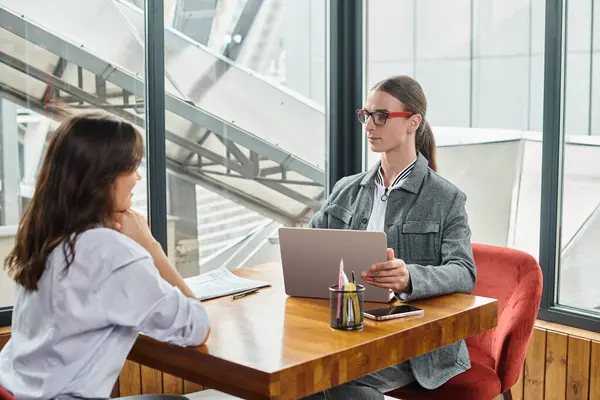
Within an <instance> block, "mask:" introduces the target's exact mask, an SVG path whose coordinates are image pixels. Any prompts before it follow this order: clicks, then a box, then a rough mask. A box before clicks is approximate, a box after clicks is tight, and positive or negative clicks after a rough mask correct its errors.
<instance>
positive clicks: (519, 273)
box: [386, 244, 542, 400]
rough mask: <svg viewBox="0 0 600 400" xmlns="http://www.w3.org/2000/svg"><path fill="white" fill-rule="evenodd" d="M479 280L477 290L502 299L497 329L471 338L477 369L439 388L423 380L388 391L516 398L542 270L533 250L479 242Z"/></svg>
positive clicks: (411, 395) (405, 395) (407, 395)
mask: <svg viewBox="0 0 600 400" xmlns="http://www.w3.org/2000/svg"><path fill="white" fill-rule="evenodd" d="M473 254H474V256H475V264H476V265H477V284H476V285H475V290H474V291H473V294H475V295H478V296H484V297H491V298H495V299H498V325H497V326H496V328H495V329H491V330H489V331H486V332H483V333H480V334H479V335H476V336H473V337H471V338H469V339H467V347H468V349H469V354H470V356H471V366H472V367H471V369H470V370H468V371H467V372H465V373H463V374H460V375H458V376H456V377H454V378H452V379H450V380H449V381H448V382H446V383H445V384H444V385H442V386H441V387H439V388H437V389H435V390H426V389H424V388H422V387H420V386H419V385H418V384H416V383H415V384H412V385H409V386H407V387H405V388H401V389H398V390H395V391H393V392H390V393H386V396H391V397H396V398H399V399H406V400H410V399H444V400H448V399H461V400H491V399H493V398H495V397H496V396H498V395H500V394H504V398H505V399H507V398H508V399H512V396H511V393H510V388H511V387H512V386H513V385H514V384H515V382H516V381H517V379H519V375H520V373H521V370H522V368H523V363H524V361H525V354H526V352H527V346H528V345H529V340H530V339H531V334H532V332H533V326H534V324H535V319H536V317H537V313H538V308H539V305H540V299H541V297H542V271H541V269H540V266H539V265H538V263H537V261H536V260H535V259H534V258H533V257H532V256H530V255H529V254H527V253H523V252H521V251H518V250H513V249H508V248H504V247H496V246H489V245H482V244H473Z"/></svg>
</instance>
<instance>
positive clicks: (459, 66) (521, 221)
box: [367, 0, 545, 255]
mask: <svg viewBox="0 0 600 400" xmlns="http://www.w3.org/2000/svg"><path fill="white" fill-rule="evenodd" d="M544 4H545V3H544V1H543V0H511V1H508V2H507V1H505V0H504V1H500V0H494V1H492V0H453V1H443V0H418V1H417V0H370V1H369V2H368V32H367V34H368V48H367V53H368V85H369V87H371V86H372V85H374V84H375V83H376V82H377V81H379V80H381V79H384V78H386V77H389V76H392V75H398V74H407V75H410V76H412V77H414V78H415V79H417V80H418V81H419V82H420V83H421V85H422V86H423V89H424V91H425V94H426V96H427V100H428V112H427V119H428V120H429V122H430V123H431V125H432V127H433V131H434V134H435V136H436V141H437V144H438V164H439V168H440V173H441V175H442V176H444V177H446V178H447V179H449V180H451V181H452V182H454V183H455V184H456V185H457V186H458V187H460V188H461V189H462V190H463V191H465V193H466V194H467V196H468V201H467V211H468V213H469V221H470V224H471V228H472V231H473V241H474V242H480V243H488V244H495V245H499V246H510V247H516V248H519V249H522V250H525V251H527V252H529V253H531V254H533V255H537V253H538V247H539V218H540V217H539V214H540V179H541V161H542V159H541V137H542V136H541V131H542V105H543V74H544V70H543V65H544V58H543V57H544V15H545V11H544ZM368 157H369V160H370V164H372V163H374V162H376V161H377V159H378V155H376V154H369V155H368Z"/></svg>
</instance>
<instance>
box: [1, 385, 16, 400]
mask: <svg viewBox="0 0 600 400" xmlns="http://www.w3.org/2000/svg"><path fill="white" fill-rule="evenodd" d="M0 400H17V398H16V397H14V396H13V395H12V394H10V393H9V392H8V390H6V389H4V388H3V387H2V386H0Z"/></svg>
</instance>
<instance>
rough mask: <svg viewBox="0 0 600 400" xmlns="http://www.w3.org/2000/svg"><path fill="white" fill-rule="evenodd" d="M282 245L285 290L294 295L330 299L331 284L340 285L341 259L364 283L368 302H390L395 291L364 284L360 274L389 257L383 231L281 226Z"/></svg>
mask: <svg viewBox="0 0 600 400" xmlns="http://www.w3.org/2000/svg"><path fill="white" fill-rule="evenodd" d="M279 246H280V251H281V263H282V266H283V281H284V285H285V293H286V294H287V295H288V296H292V297H312V298H319V299H329V287H330V286H331V285H337V283H338V274H339V268H340V260H341V259H343V260H344V271H345V272H346V276H347V277H348V279H352V271H354V274H355V276H356V283H357V284H361V285H364V286H365V288H366V290H365V298H364V300H365V301H371V302H385V303H387V302H389V301H390V300H391V299H393V298H394V294H393V293H392V291H391V290H389V289H382V288H378V287H375V286H371V285H368V284H365V283H364V282H363V280H362V277H361V273H362V271H364V270H367V269H368V268H370V267H371V265H373V264H375V263H377V262H381V261H385V260H386V259H387V255H386V249H387V236H386V234H385V233H384V232H367V231H354V230H338V229H309V228H287V227H285V228H280V229H279Z"/></svg>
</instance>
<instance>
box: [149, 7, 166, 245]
mask: <svg viewBox="0 0 600 400" xmlns="http://www.w3.org/2000/svg"><path fill="white" fill-rule="evenodd" d="M144 31H145V71H146V75H145V88H146V92H145V97H146V101H145V105H146V160H147V162H146V165H147V182H148V219H149V222H150V228H151V230H152V234H153V235H154V238H155V239H156V240H157V241H158V242H159V243H160V244H161V246H162V248H163V249H164V250H165V252H166V251H167V161H166V141H165V140H166V137H165V136H166V133H165V62H164V61H165V50H164V48H165V46H164V44H165V39H164V1H163V0H145V19H144Z"/></svg>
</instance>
